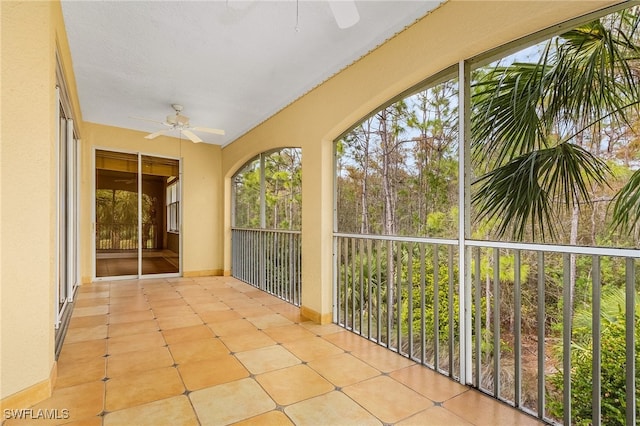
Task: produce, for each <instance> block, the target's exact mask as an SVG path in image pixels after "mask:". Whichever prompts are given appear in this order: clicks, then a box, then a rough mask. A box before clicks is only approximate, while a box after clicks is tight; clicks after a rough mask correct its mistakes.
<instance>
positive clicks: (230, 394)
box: [4, 277, 538, 426]
mask: <svg viewBox="0 0 640 426" xmlns="http://www.w3.org/2000/svg"><path fill="white" fill-rule="evenodd" d="M33 408H34V409H40V408H42V409H57V410H58V412H59V413H63V411H62V410H68V411H66V412H68V414H69V417H68V418H67V419H62V420H52V421H47V420H37V421H30V422H29V423H30V424H37V425H47V424H69V425H76V426H79V425H104V426H112V425H126V426H131V425H154V426H155V425H172V426H175V425H224V424H239V425H290V424H296V425H349V424H352V425H369V424H371V425H375V424H377V425H380V424H399V425H447V426H450V425H528V424H532V425H533V424H538V423H537V422H536V421H535V420H533V419H532V418H530V417H528V416H526V415H524V414H521V413H519V412H517V411H516V410H513V409H511V408H509V407H507V406H505V405H503V404H500V403H498V402H496V401H494V400H492V399H491V398H488V397H486V396H484V395H482V394H480V393H479V392H476V391H474V390H472V389H470V388H467V387H465V386H462V385H460V384H458V383H456V382H454V381H451V380H449V379H447V378H446V377H443V376H441V375H438V374H436V373H434V372H433V371H431V370H429V369H427V368H425V367H422V366H420V365H417V364H415V363H414V362H411V361H409V360H408V359H406V358H404V357H401V356H399V355H397V354H395V353H392V352H390V351H388V350H386V349H384V348H382V347H379V346H377V345H376V344H374V343H372V342H369V341H367V340H366V339H363V338H361V337H359V336H357V335H355V334H353V333H351V332H348V331H345V330H344V329H342V328H340V327H338V326H336V325H333V324H331V325H323V326H320V325H317V324H313V323H311V322H308V321H306V320H305V319H304V318H301V317H300V314H299V310H298V309H297V308H296V307H294V306H292V305H289V304H287V303H285V302H282V301H281V300H280V299H278V298H275V297H272V296H269V295H267V294H265V293H263V292H260V291H259V290H256V289H255V288H253V287H251V286H249V285H247V284H244V283H242V282H240V281H238V280H235V279H233V278H229V277H204V278H194V279H154V280H134V281H115V282H101V283H95V284H90V285H85V286H82V287H81V288H80V289H79V293H78V297H77V303H76V307H75V310H74V313H73V316H72V319H71V322H70V325H69V330H68V333H67V336H66V339H65V343H64V346H63V349H62V352H61V354H60V358H59V360H58V378H57V382H56V387H55V389H54V392H53V395H52V397H51V398H49V399H47V400H45V401H43V402H42V403H40V404H38V405H37V406H35V407H33ZM60 417H62V416H60ZM26 423H27V422H26V421H19V420H7V421H6V422H5V423H4V424H5V425H7V426H10V425H14V424H26Z"/></svg>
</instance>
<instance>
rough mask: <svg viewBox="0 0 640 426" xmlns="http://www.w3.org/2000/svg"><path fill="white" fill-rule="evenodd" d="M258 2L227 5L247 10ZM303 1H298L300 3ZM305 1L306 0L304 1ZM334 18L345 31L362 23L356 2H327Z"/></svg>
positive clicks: (230, 0)
mask: <svg viewBox="0 0 640 426" xmlns="http://www.w3.org/2000/svg"><path fill="white" fill-rule="evenodd" d="M253 1H256V0H227V5H229V6H230V7H232V8H234V9H245V8H246V7H247V6H248V5H249V4H251V3H252V2H253ZM300 1H301V0H296V3H299V2H300ZM302 1H304V0H302ZM327 3H329V7H330V8H331V13H333V18H334V19H335V20H336V24H337V25H338V28H340V29H342V30H344V29H346V28H349V27H352V26H354V25H355V24H357V23H358V22H359V21H360V14H359V13H358V8H357V7H356V2H355V0H327Z"/></svg>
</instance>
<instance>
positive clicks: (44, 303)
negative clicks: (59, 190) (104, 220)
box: [0, 1, 81, 401]
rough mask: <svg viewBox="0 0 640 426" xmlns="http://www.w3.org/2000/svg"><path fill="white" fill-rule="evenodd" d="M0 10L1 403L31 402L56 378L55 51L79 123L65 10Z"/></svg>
mask: <svg viewBox="0 0 640 426" xmlns="http://www.w3.org/2000/svg"><path fill="white" fill-rule="evenodd" d="M0 4H1V5H0V7H1V9H0V11H1V13H0V16H1V34H2V35H1V45H2V50H1V53H2V54H1V56H2V68H1V73H0V76H1V91H2V110H1V120H0V123H1V126H2V131H1V136H0V138H1V147H2V148H1V149H2V155H1V157H0V175H1V178H0V182H1V185H0V199H2V206H1V209H0V235H1V253H2V256H1V258H0V399H5V398H6V397H8V396H11V395H16V394H17V393H20V392H21V391H24V390H28V389H33V392H32V393H31V394H28V395H26V396H25V397H26V399H25V400H24V401H33V398H36V399H37V398H43V397H44V396H47V394H48V393H49V392H50V385H51V380H50V378H51V377H53V376H55V368H54V367H55V363H54V335H55V332H54V319H55V310H54V303H55V280H56V269H55V268H56V263H55V262H56V258H55V241H56V240H55V238H56V220H55V218H56V214H55V213H56V198H55V197H56V167H55V166H56V150H55V143H56V119H55V117H56V110H57V105H56V102H55V99H56V96H55V93H56V92H55V85H56V56H55V55H56V50H58V53H59V55H60V58H61V61H62V65H63V68H64V70H65V72H66V75H65V77H66V81H67V83H68V84H69V85H70V86H71V87H70V93H69V94H70V96H71V99H72V108H73V109H74V115H75V116H76V118H77V119H78V122H80V121H81V118H80V116H79V110H78V103H77V97H76V93H75V80H74V77H73V74H72V72H70V70H71V69H72V67H71V60H70V55H69V49H68V45H67V38H66V32H65V29H64V23H63V19H62V12H61V8H60V4H59V3H56V2H4V1H3V2H0ZM56 46H57V48H56Z"/></svg>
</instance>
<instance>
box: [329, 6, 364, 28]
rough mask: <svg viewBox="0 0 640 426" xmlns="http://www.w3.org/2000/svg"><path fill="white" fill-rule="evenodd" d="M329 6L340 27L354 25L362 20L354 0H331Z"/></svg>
mask: <svg viewBox="0 0 640 426" xmlns="http://www.w3.org/2000/svg"><path fill="white" fill-rule="evenodd" d="M329 7H331V12H333V17H334V18H335V20H336V24H338V27H339V28H340V29H343V30H344V29H345V28H349V27H352V26H354V25H355V24H357V23H358V21H359V20H360V14H359V13H358V8H357V7H356V2H355V1H353V0H329Z"/></svg>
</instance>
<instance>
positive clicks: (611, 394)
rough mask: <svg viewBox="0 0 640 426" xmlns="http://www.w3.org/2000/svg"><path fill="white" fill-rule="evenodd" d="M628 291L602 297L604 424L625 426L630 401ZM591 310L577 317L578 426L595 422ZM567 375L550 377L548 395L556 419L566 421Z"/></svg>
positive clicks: (639, 330) (638, 323) (574, 407)
mask: <svg viewBox="0 0 640 426" xmlns="http://www.w3.org/2000/svg"><path fill="white" fill-rule="evenodd" d="M638 301H640V298H639V297H638V296H636V316H635V321H634V323H635V324H634V326H635V354H636V355H635V369H636V400H638V399H640V387H638V380H639V379H640V377H639V376H638V374H640V303H639V302H638ZM624 304H625V294H624V289H620V288H616V289H609V290H608V291H607V292H606V293H605V294H604V295H603V297H602V312H601V313H600V317H601V333H600V338H601V354H602V357H601V374H600V378H601V383H602V393H601V396H602V408H601V411H602V417H601V419H602V424H606V425H624V424H625V410H626V406H627V401H626V393H625V389H626V384H625V377H626V372H625V370H626V368H625V365H626V352H625V348H626V336H625V334H626V333H625V330H626V328H625V313H624ZM591 315H592V313H591V310H590V309H589V308H581V309H579V310H577V311H576V314H575V328H574V333H573V335H574V338H573V344H572V348H571V349H572V353H571V366H572V370H571V398H572V400H571V419H572V422H573V423H574V424H579V425H588V424H591V420H592V404H591V396H592V374H593V372H592V362H593V340H592V332H591V331H592V328H591ZM563 380H564V374H563V372H562V371H561V372H558V373H555V374H553V375H552V376H551V377H550V383H551V385H552V386H553V387H554V389H553V390H552V391H551V392H550V394H549V395H548V401H549V403H548V406H549V409H550V412H551V414H552V415H553V416H555V417H557V418H562V415H563V404H562V394H561V390H562V388H563Z"/></svg>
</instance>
